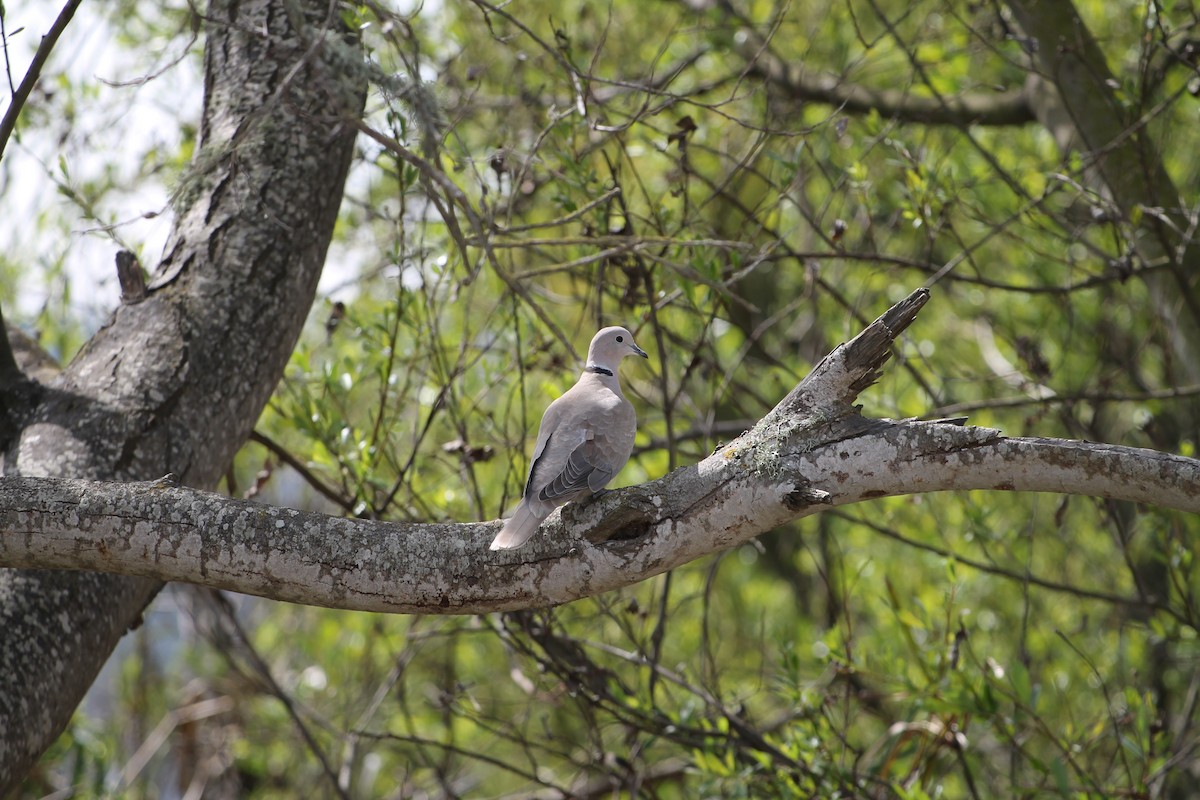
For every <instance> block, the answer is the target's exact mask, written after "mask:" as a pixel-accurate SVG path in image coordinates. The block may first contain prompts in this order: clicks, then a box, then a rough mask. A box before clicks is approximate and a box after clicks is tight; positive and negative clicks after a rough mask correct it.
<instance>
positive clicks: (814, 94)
mask: <svg viewBox="0 0 1200 800" xmlns="http://www.w3.org/2000/svg"><path fill="white" fill-rule="evenodd" d="M746 49H748V48H746ZM747 55H748V56H749V57H750V58H751V61H750V71H751V72H752V73H753V74H756V75H760V76H761V77H763V78H765V79H766V80H767V81H768V82H770V83H772V84H774V85H775V86H777V87H778V88H779V89H781V90H782V91H783V92H784V93H785V95H786V96H787V97H789V98H790V99H792V100H798V101H808V102H817V103H826V104H828V105H831V106H834V107H835V108H838V109H842V110H844V111H848V112H850V113H854V114H867V113H870V112H871V111H878V112H879V115H880V116H881V117H883V118H884V119H899V120H903V121H905V122H915V123H918V124H920V125H955V126H960V127H961V126H966V125H989V126H998V125H1027V124H1029V123H1031V122H1036V121H1037V117H1036V116H1035V115H1034V112H1033V107H1032V106H1031V105H1030V103H1029V98H1028V96H1027V95H1026V92H1025V89H1024V87H1022V88H1019V89H1009V90H1006V91H997V92H991V93H984V92H965V93H963V94H960V95H957V96H954V97H923V96H921V95H918V94H913V93H912V92H909V91H905V90H902V89H875V88H872V87H869V86H864V85H862V84H860V83H853V82H850V81H847V80H846V79H844V78H842V77H841V76H839V75H834V74H832V73H815V74H814V73H813V72H812V71H811V70H809V69H805V67H804V64H803V62H792V63H787V62H785V61H784V60H783V59H781V58H778V57H777V56H775V55H774V54H773V53H771V52H769V51H764V52H761V53H747Z"/></svg>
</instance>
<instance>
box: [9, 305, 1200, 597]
mask: <svg viewBox="0 0 1200 800" xmlns="http://www.w3.org/2000/svg"><path fill="white" fill-rule="evenodd" d="M926 296H927V294H926V293H925V292H923V291H922V292H918V293H915V294H914V295H913V296H912V297H911V298H909V300H907V301H905V302H903V303H901V304H900V305H899V306H897V308H896V309H894V310H893V311H892V312H889V314H887V315H885V316H884V317H883V318H881V319H880V320H879V321H877V322H875V323H874V324H872V325H871V326H870V327H869V328H868V329H867V330H866V331H865V332H864V333H863V334H861V335H860V336H859V337H858V338H856V339H855V340H854V341H853V342H851V343H849V344H848V345H843V346H842V347H839V348H838V349H836V350H835V351H834V352H833V353H831V354H830V355H829V357H827V358H826V359H825V360H823V361H822V362H821V364H820V365H818V366H817V368H816V369H814V370H813V373H812V374H811V375H810V376H809V377H808V378H806V379H805V380H804V381H803V382H802V383H801V384H800V385H799V386H797V387H796V389H795V391H793V392H792V393H790V394H789V395H788V396H787V397H786V398H784V400H783V401H782V402H780V404H779V405H778V406H777V407H776V408H775V409H774V410H773V411H772V412H771V413H770V414H768V415H767V416H766V417H764V418H763V419H762V420H761V421H759V422H758V424H756V425H755V426H754V427H753V428H752V429H751V430H749V431H747V432H746V433H745V434H744V435H742V436H741V437H739V438H738V439H736V440H734V441H733V442H730V443H729V444H727V445H725V446H724V447H722V448H720V449H719V450H717V451H716V452H715V453H713V454H712V455H711V456H709V457H708V458H706V459H705V460H704V461H702V462H700V463H699V464H697V465H695V466H690V467H685V468H682V469H678V470H675V471H674V472H672V473H671V474H669V475H667V476H665V477H663V478H660V479H659V480H655V481H651V482H649V483H646V484H643V485H641V486H635V487H631V488H628V489H621V490H618V491H614V492H609V493H606V494H604V495H602V496H601V497H600V498H599V499H597V500H594V501H592V502H587V503H583V504H577V505H569V506H567V507H565V508H564V509H563V511H562V513H561V515H560V514H558V513H555V514H553V515H552V516H551V517H550V519H549V520H548V521H547V523H546V524H545V525H544V526H543V530H542V533H541V535H539V536H537V537H536V538H535V539H533V540H532V541H531V542H530V544H528V545H526V546H525V547H523V548H520V549H518V550H514V551H505V552H502V553H494V552H491V551H489V550H488V543H489V542H490V541H491V539H492V537H493V536H494V535H495V532H496V526H497V523H495V522H482V523H473V524H404V523H388V522H378V521H371V520H351V519H342V518H337V517H329V516H325V515H323V514H312V513H304V512H300V511H295V510H291V509H281V508H270V507H266V506H263V505H261V504H257V503H249V502H244V501H240V500H233V499H230V498H227V497H223V496H220V495H216V494H211V493H207V492H197V491H194V490H189V489H180V488H175V487H172V486H170V485H165V484H162V483H154V482H151V483H136V484H135V483H124V484H120V483H95V482H83V481H64V480H53V479H33V478H16V479H0V564H17V565H22V566H38V567H46V568H57V569H79V568H90V569H103V570H111V571H114V572H121V573H124V574H129V575H140V576H144V577H151V578H155V579H158V580H172V581H187V582H191V583H197V584H202V585H205V586H210V587H214V588H219V589H231V590H235V591H239V592H245V593H249V594H256V595H261V596H263V597H269V598H272V599H275V600H286V601H289V602H295V603H307V604H312V605H322V606H329V607H334V608H343V609H353V610H362V611H390V612H405V613H422V614H468V613H484V612H489V611H508V610H515V609H527V608H538V607H544V606H548V605H555V604H559V603H566V602H569V601H572V600H577V599H579V598H581V597H587V596H590V595H595V594H599V593H601V592H606V591H610V590H612V589H616V588H619V587H623V586H628V585H631V584H633V583H637V582H638V581H642V580H645V579H646V578H649V577H651V576H654V575H657V574H659V573H661V572H665V571H666V570H669V569H673V568H674V567H677V566H679V565H681V564H684V563H686V562H688V561H691V560H693V559H696V558H699V557H701V556H704V555H707V554H709V553H714V552H717V551H719V550H723V549H725V548H728V547H731V546H735V545H738V544H741V543H742V542H745V541H748V540H749V539H751V538H753V537H755V536H757V535H759V534H762V533H766V532H767V531H770V530H772V529H774V528H776V527H778V526H779V525H781V524H783V523H785V522H788V521H790V520H793V519H796V518H799V517H803V516H807V515H810V514H814V513H818V512H820V511H821V510H823V509H826V508H830V507H833V506H840V505H846V504H849V503H856V502H861V501H863V500H869V499H874V498H878V497H885V496H893V495H899V494H909V493H915V492H930V491H942V490H947V489H994V490H1001V491H1053V492H1063V493H1070V494H1087V495H1093V496H1097V497H1108V498H1118V499H1123V500H1135V501H1140V502H1144V503H1148V504H1152V505H1156V506H1160V507H1165V508H1176V509H1181V510H1185V511H1193V512H1200V493H1197V492H1196V486H1197V485H1200V461H1196V460H1194V459H1188V458H1182V457H1179V456H1173V455H1169V454H1166V453H1158V452H1155V451H1152V450H1140V449H1136V448H1130V447H1115V446H1111V445H1103V444H1095V443H1091V442H1073V441H1065V440H1055V439H1010V438H1007V437H1004V436H1002V435H1001V434H1000V433H999V432H998V431H994V430H989V429H985V428H969V427H962V426H960V425H957V424H953V423H938V422H911V421H909V422H894V421H891V420H867V419H864V418H863V417H862V416H861V415H860V414H859V413H858V410H857V409H856V407H855V406H854V405H853V403H854V400H855V399H856V397H857V396H858V394H859V392H861V391H862V390H863V389H865V388H866V387H867V386H868V385H869V384H870V383H871V381H873V380H874V378H875V376H876V370H877V368H878V367H879V365H880V364H881V363H882V362H883V359H884V358H885V357H886V355H887V353H888V351H889V347H890V345H891V343H892V341H893V339H894V337H895V335H896V334H897V333H898V332H899V330H900V329H902V328H903V327H904V325H906V324H907V321H908V320H909V319H911V318H912V315H913V314H914V313H915V311H916V309H917V308H919V307H920V305H921V304H922V303H923V302H924V299H925V297H926Z"/></svg>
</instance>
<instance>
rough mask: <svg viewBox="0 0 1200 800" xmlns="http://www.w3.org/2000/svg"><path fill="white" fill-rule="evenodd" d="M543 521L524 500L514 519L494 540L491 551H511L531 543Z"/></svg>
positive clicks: (513, 516) (509, 521)
mask: <svg viewBox="0 0 1200 800" xmlns="http://www.w3.org/2000/svg"><path fill="white" fill-rule="evenodd" d="M541 524H542V521H541V520H540V519H539V518H538V517H536V516H535V515H534V513H533V512H532V511H530V510H529V506H528V505H527V504H526V503H525V501H524V500H522V501H521V504H520V505H519V506H517V510H516V511H515V512H514V513H513V515H512V518H511V519H509V520H508V521H507V522H505V523H504V527H503V528H501V529H500V532H499V533H498V534H496V538H495V539H493V540H492V546H491V547H490V548H489V549H491V550H510V549H512V548H514V547H520V546H521V545H523V544H525V543H526V542H527V541H529V537H530V536H533V535H534V534H535V533H537V529H538V527H539V526H540V525H541Z"/></svg>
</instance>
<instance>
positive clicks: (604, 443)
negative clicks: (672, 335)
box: [491, 328, 649, 550]
mask: <svg viewBox="0 0 1200 800" xmlns="http://www.w3.org/2000/svg"><path fill="white" fill-rule="evenodd" d="M632 355H639V356H641V357H642V358H649V356H647V355H646V351H644V350H642V348H640V347H638V346H637V345H636V344H634V341H633V335H632V334H631V333H630V332H629V331H627V330H625V329H624V328H603V329H601V330H600V332H599V333H597V334H596V335H595V336H594V337H592V344H591V345H590V346H589V347H588V357H587V366H586V367H584V368H583V374H582V375H580V376H579V382H578V383H576V384H575V385H574V386H572V387H571V388H570V389H568V390H567V392H566V394H564V395H563V396H562V397H560V398H558V399H557V400H555V401H554V402H553V403H551V404H550V406H549V407H548V408H547V409H546V413H545V414H543V415H542V424H541V426H540V427H539V428H538V437H537V445H536V446H535V447H534V449H533V463H532V465H531V466H530V467H529V478H528V480H526V481H525V493H524V497H522V498H521V503H520V505H518V506H517V510H516V511H515V512H514V513H513V516H512V518H511V519H510V520H508V522H506V523H504V527H503V528H501V529H500V533H498V534H496V538H495V539H493V540H492V548H491V549H493V550H506V549H508V548H512V547H520V546H521V545H523V544H525V542H526V541H528V540H529V537H530V536H533V534H534V533H536V532H537V529H538V526H540V525H541V524H542V520H544V519H545V518H546V517H547V516H548V515H549V514H550V512H551V511H553V510H554V509H555V508H556V507H557V506H561V505H562V504H563V503H566V502H568V501H569V500H574V499H575V498H577V497H582V496H584V495H588V494H592V493H593V492H598V491H600V490H601V489H603V488H604V487H605V486H606V485H607V484H608V482H609V481H611V480H612V479H613V476H615V475H616V474H617V473H618V472H620V471H621V467H623V466H625V462H626V461H628V460H629V454H630V453H631V452H633V436H634V434H635V433H636V432H637V416H636V415H635V414H634V413H633V406H632V405H630V403H629V401H628V400H626V399H625V395H624V394H622V393H621V383H620V381H618V380H617V366H618V365H619V364H620V363H621V359H622V358H624V357H625V356H632Z"/></svg>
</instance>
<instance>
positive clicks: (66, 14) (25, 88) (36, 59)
mask: <svg viewBox="0 0 1200 800" xmlns="http://www.w3.org/2000/svg"><path fill="white" fill-rule="evenodd" d="M82 2H83V0H68V2H67V4H66V5H65V6H63V10H62V11H60V12H59V14H58V19H56V20H54V25H52V26H51V27H50V31H49V32H48V33H47V34H46V35H45V36H43V37H42V43H41V44H40V45H38V49H37V52H36V53H34V55H33V61H31V62H29V69H28V70H26V72H25V78H24V79H23V80H22V81H21V85H20V86H18V87H17V90H16V91H15V92H14V93H13V98H12V102H11V103H10V104H9V106H8V108H7V109H6V110H5V112H4V118H3V119H0V158H3V157H4V148H5V146H6V145H7V144H8V139H9V137H10V136H12V132H13V130H15V129H16V127H17V117H18V116H20V114H21V109H22V108H23V107H24V106H25V101H26V100H28V99H29V95H30V93H31V92H32V91H33V87H34V85H35V84H37V81H38V78H39V77H41V74H42V67H43V66H45V64H46V61H47V60H48V59H49V58H50V51H52V50H53V49H54V45H55V44H56V43H57V42H58V37H59V36H61V35H62V32H63V31H64V30H66V28H67V23H69V22H70V21H71V17H73V16H75V9H77V8H79V6H80V4H81V3H82ZM5 52H6V54H7V48H6V50H5ZM6 57H7V56H6Z"/></svg>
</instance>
